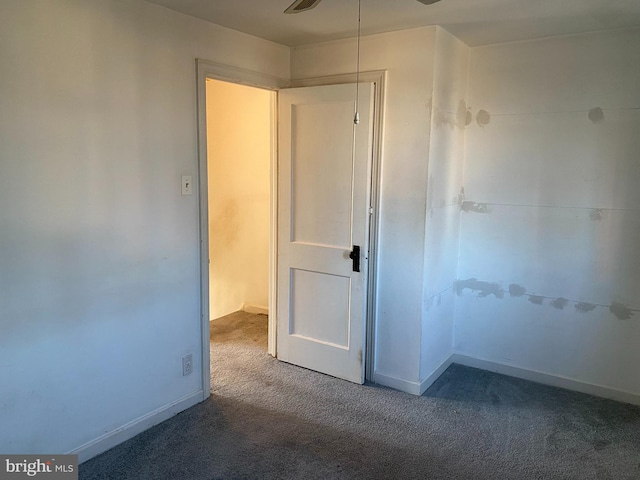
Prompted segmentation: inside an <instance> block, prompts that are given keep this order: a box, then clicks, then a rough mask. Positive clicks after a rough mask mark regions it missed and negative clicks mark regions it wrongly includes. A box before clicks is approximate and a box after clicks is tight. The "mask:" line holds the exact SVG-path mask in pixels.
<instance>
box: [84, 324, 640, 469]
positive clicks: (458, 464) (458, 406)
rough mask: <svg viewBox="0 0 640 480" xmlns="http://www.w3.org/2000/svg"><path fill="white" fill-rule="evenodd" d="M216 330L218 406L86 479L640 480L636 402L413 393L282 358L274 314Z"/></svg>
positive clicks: (451, 378)
mask: <svg viewBox="0 0 640 480" xmlns="http://www.w3.org/2000/svg"><path fill="white" fill-rule="evenodd" d="M211 327H212V328H211V379H212V395H211V398H209V399H208V400H207V401H205V402H203V403H201V404H199V405H196V406H194V407H192V408H190V409H189V410H187V411H185V412H183V413H181V414H179V415H177V416H175V417H173V418H171V419H169V420H167V421H166V422H164V423H162V424H160V425H158V426H156V427H154V428H152V429H150V430H148V431H146V432H144V433H142V434H140V435H138V436H137V437H135V438H133V439H131V440H129V441H127V442H125V443H123V444H121V445H119V446H117V447H115V448H113V449H111V450H109V451H108V452H106V453H104V454H102V455H100V456H98V457H96V458H93V459H91V460H89V461H87V462H85V463H84V464H82V465H81V466H80V478H81V479H83V480H98V479H118V480H147V479H149V480H150V479H155V480H163V479H170V480H180V479H185V480H205V479H206V480H214V479H434V480H435V479H474V480H476V479H487V480H488V479H491V480H500V479H514V480H515V479H517V480H523V479H576V480H588V479H611V480H624V479H640V408H639V407H635V406H631V405H626V404H621V403H617V402H614V401H610V400H605V399H600V398H596V397H592V396H589V395H584V394H580V393H575V392H569V391H565V390H561V389H557V388H553V387H547V386H544V385H539V384H535V383H531V382H527V381H524V380H519V379H514V378H510V377H506V376H502V375H498V374H494V373H488V372H484V371H481V370H476V369H473V368H468V367H462V366H458V365H452V366H451V367H450V368H449V369H448V370H447V371H446V372H445V373H444V374H443V375H442V376H441V377H440V378H439V379H438V380H437V381H436V382H435V383H434V385H433V386H432V387H431V388H430V389H429V390H428V391H427V392H426V393H425V394H424V395H423V396H421V397H418V396H413V395H408V394H405V393H401V392H397V391H394V390H390V389H387V388H383V387H379V386H375V385H354V384H351V383H348V382H345V381H342V380H337V379H335V378H331V377H328V376H326V375H322V374H318V373H315V372H311V371H309V370H305V369H303V368H299V367H295V366H293V365H289V364H286V363H282V362H278V361H277V360H275V359H273V358H272V357H271V356H269V355H268V354H267V352H266V339H267V336H266V333H267V318H266V317H265V316H259V315H251V314H247V313H242V312H239V313H235V314H232V315H228V316H226V317H223V318H221V319H219V320H216V321H214V322H212V325H211Z"/></svg>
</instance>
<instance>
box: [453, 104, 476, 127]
mask: <svg viewBox="0 0 640 480" xmlns="http://www.w3.org/2000/svg"><path fill="white" fill-rule="evenodd" d="M472 121H473V114H472V113H471V108H470V107H468V106H467V102H465V101H464V100H460V102H459V103H458V111H457V112H456V124H457V125H458V127H460V128H465V127H468V126H469V125H471V122H472Z"/></svg>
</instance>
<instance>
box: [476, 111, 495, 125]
mask: <svg viewBox="0 0 640 480" xmlns="http://www.w3.org/2000/svg"><path fill="white" fill-rule="evenodd" d="M476 122H477V124H478V125H479V126H481V127H485V126H487V125H489V123H490V122H491V114H490V113H489V112H487V111H486V110H479V111H478V113H477V114H476Z"/></svg>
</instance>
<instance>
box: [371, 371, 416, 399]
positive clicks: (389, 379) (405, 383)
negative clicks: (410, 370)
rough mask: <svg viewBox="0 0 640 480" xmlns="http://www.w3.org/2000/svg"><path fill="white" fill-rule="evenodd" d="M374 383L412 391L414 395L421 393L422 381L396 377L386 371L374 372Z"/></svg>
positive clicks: (407, 391)
mask: <svg viewBox="0 0 640 480" xmlns="http://www.w3.org/2000/svg"><path fill="white" fill-rule="evenodd" d="M372 380H373V383H377V384H378V385H384V386H385V387H389V388H393V389H394V390H400V391H401V392H406V393H411V394H413V395H420V383H419V382H414V381H411V380H405V379H403V378H398V377H394V376H393V375H388V374H386V373H380V372H373V379H372Z"/></svg>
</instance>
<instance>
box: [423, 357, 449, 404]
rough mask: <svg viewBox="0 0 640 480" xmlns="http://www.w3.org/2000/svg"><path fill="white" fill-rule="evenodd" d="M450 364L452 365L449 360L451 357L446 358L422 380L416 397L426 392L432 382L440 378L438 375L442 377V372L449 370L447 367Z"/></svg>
mask: <svg viewBox="0 0 640 480" xmlns="http://www.w3.org/2000/svg"><path fill="white" fill-rule="evenodd" d="M452 363H453V361H452V360H451V357H449V358H447V359H446V360H445V361H444V362H442V363H441V364H440V366H439V367H438V368H436V369H435V370H434V371H433V372H432V373H431V374H430V375H429V376H428V377H427V378H425V379H424V380H422V381H421V382H420V393H419V394H418V395H422V394H423V393H424V392H426V391H427V388H429V387H430V386H431V385H433V382H435V381H436V380H437V379H438V378H439V377H440V375H442V374H443V373H444V371H445V370H446V369H447V368H449V366H450V365H451V364H452Z"/></svg>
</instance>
